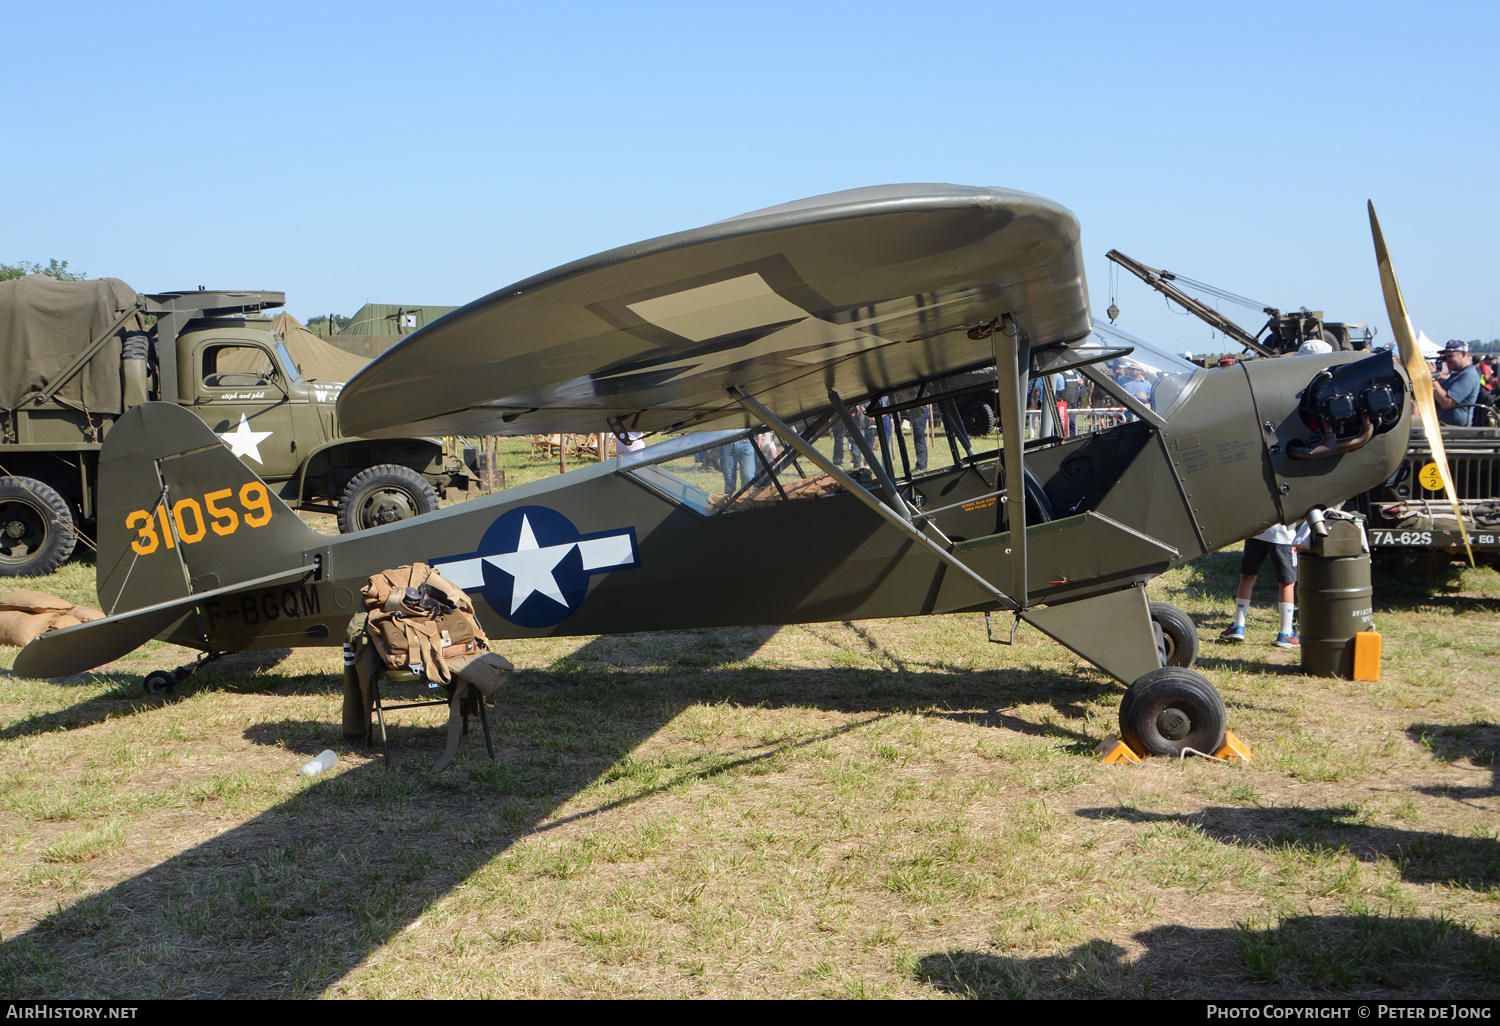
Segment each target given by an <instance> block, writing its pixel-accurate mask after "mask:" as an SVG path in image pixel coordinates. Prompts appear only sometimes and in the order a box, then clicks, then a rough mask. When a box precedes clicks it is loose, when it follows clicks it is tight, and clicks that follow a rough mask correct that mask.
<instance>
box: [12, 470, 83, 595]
mask: <svg viewBox="0 0 1500 1026" xmlns="http://www.w3.org/2000/svg"><path fill="white" fill-rule="evenodd" d="M77 544H78V529H77V527H76V526H74V523H73V511H72V510H71V509H70V508H69V507H68V503H67V501H66V500H65V499H64V498H63V497H62V496H61V495H58V494H57V492H56V491H55V490H54V489H53V488H52V487H51V486H50V485H46V484H43V483H42V482H40V481H37V480H34V479H33V478H29V477H4V478H0V577H40V576H41V575H42V574H50V573H51V572H52V571H54V570H56V569H57V568H58V567H60V566H62V565H63V564H64V563H66V562H67V561H68V557H69V556H71V555H72V554H73V547H74V546H75V545H77Z"/></svg>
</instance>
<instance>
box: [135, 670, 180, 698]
mask: <svg viewBox="0 0 1500 1026" xmlns="http://www.w3.org/2000/svg"><path fill="white" fill-rule="evenodd" d="M142 683H143V684H144V686H145V688H146V694H148V695H165V694H167V693H168V692H170V691H171V690H172V689H173V688H175V687H176V686H177V675H176V674H175V673H173V672H172V671H171V670H152V671H151V672H150V673H148V674H146V679H145V681H143V682H142Z"/></svg>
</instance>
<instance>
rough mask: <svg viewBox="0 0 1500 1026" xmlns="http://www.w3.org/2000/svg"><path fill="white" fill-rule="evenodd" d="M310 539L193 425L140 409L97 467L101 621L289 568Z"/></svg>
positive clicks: (172, 411)
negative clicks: (102, 618)
mask: <svg viewBox="0 0 1500 1026" xmlns="http://www.w3.org/2000/svg"><path fill="white" fill-rule="evenodd" d="M320 537H321V536H320V535H319V534H318V533H317V532H316V531H314V530H312V528H310V527H308V526H307V525H306V524H304V523H303V522H302V520H301V518H300V517H298V516H297V514H296V513H294V512H293V511H292V510H291V508H290V507H288V506H287V505H286V503H284V502H282V501H281V500H280V499H279V498H277V496H276V495H275V494H274V493H273V492H272V491H271V490H270V488H269V487H267V485H266V483H265V482H264V481H262V480H261V479H260V478H258V477H256V476H255V474H254V473H253V472H252V471H251V470H250V468H249V467H246V466H245V465H244V464H243V463H242V462H240V460H239V459H238V458H237V457H236V456H235V455H234V454H233V453H231V452H230V451H229V450H228V449H227V448H225V447H224V444H223V443H222V442H221V441H220V440H219V438H218V436H217V435H215V434H214V433H213V431H211V430H210V429H209V427H208V425H207V424H205V423H204V422H203V421H202V420H201V419H200V418H199V417H197V416H196V415H195V414H193V413H192V412H191V411H189V410H185V409H182V408H181V407H179V406H176V405H173V404H172V403H142V404H141V405H139V406H136V407H133V408H132V409H131V410H129V411H128V412H127V413H126V414H125V415H124V416H123V417H121V418H120V419H119V420H118V421H116V422H115V424H114V425H113V427H112V428H111V430H110V432H109V434H108V436H106V438H105V441H104V448H103V450H102V451H101V453H100V459H99V566H98V572H97V578H96V580H97V584H98V590H99V604H100V608H102V609H103V610H104V611H105V613H106V614H111V615H112V614H116V613H123V612H126V611H129V610H132V609H140V608H142V607H145V606H151V605H156V604H158V603H161V602H168V601H171V600H173V599H179V598H182V597H184V596H186V595H189V594H196V593H199V592H203V591H208V590H210V589H213V588H217V587H220V586H223V585H228V584H233V583H235V582H237V581H242V580H250V579H253V578H258V577H263V576H264V575H266V574H267V573H270V572H272V571H274V570H276V569H277V568H278V567H281V566H282V565H283V564H285V565H287V566H296V565H298V563H299V562H300V561H301V560H302V557H303V552H304V551H305V550H306V549H308V548H311V547H313V546H314V545H316V544H317V543H318V541H319V539H320Z"/></svg>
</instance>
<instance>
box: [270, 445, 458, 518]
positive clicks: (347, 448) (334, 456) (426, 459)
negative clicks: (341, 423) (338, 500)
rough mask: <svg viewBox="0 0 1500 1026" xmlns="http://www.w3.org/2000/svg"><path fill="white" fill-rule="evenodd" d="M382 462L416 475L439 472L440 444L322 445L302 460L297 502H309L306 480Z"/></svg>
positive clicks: (441, 446)
mask: <svg viewBox="0 0 1500 1026" xmlns="http://www.w3.org/2000/svg"><path fill="white" fill-rule="evenodd" d="M383 463H393V464H395V465H397V466H402V467H410V468H411V469H412V470H414V471H416V472H417V473H418V474H424V473H437V472H440V470H441V467H442V464H443V442H442V440H441V439H438V438H389V439H376V438H336V439H334V440H333V441H331V442H325V443H323V444H322V445H320V446H318V447H317V448H316V449H314V450H313V451H312V452H310V453H308V455H307V458H306V459H305V460H303V461H302V467H301V469H300V470H298V472H297V494H296V501H297V502H306V501H308V494H307V480H308V478H309V477H311V478H313V479H316V478H317V477H318V476H319V475H322V474H326V473H328V472H329V471H331V470H333V469H334V468H335V467H352V468H354V472H355V473H358V472H359V471H361V470H364V469H365V468H367V467H374V466H379V465H380V464H383ZM330 497H331V498H332V497H334V496H330Z"/></svg>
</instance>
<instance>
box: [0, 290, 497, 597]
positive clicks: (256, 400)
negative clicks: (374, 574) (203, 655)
mask: <svg viewBox="0 0 1500 1026" xmlns="http://www.w3.org/2000/svg"><path fill="white" fill-rule="evenodd" d="M285 302H286V296H285V294H284V293H281V292H224V291H207V290H204V289H199V290H197V291H194V292H163V293H156V294H150V295H142V294H139V293H137V292H136V291H135V290H134V289H132V288H131V287H130V286H129V285H127V284H125V283H124V282H122V281H120V280H118V279H114V278H101V279H97V280H94V281H82V282H61V281H56V280H54V279H52V278H48V277H45V276H42V275H30V276H27V277H24V278H17V279H13V280H11V281H6V282H0V576H34V575H37V574H43V573H48V572H50V571H52V570H54V569H56V568H57V567H58V566H60V565H61V564H62V563H63V562H64V561H65V560H67V559H68V557H69V556H70V555H71V554H72V552H73V549H74V547H75V545H76V544H77V542H78V540H79V538H80V537H83V538H84V539H85V541H87V539H88V537H90V536H91V535H92V534H93V526H94V520H95V517H96V511H97V509H98V508H99V502H98V495H97V482H98V466H99V450H100V448H101V446H102V445H103V442H104V439H105V437H106V436H107V435H108V434H109V431H110V428H111V426H112V425H113V424H114V422H115V420H116V419H117V418H118V417H120V415H121V414H123V413H124V412H125V411H126V410H128V409H130V408H131V407H133V406H136V405H139V404H140V403H144V402H148V401H152V400H158V401H164V402H170V403H176V404H177V405H179V406H182V407H184V408H186V409H189V410H192V411H193V412H194V413H195V414H197V415H198V416H199V417H201V418H202V419H203V420H204V422H205V423H207V424H208V426H209V427H210V428H211V429H212V430H213V431H214V432H216V433H217V434H218V436H219V437H220V438H221V439H222V440H223V441H224V443H225V444H226V445H227V446H229V448H230V449H231V450H232V451H233V452H234V454H235V455H236V456H239V457H240V459H241V460H242V461H243V462H244V463H245V464H246V466H248V467H249V468H250V469H251V470H253V471H254V472H255V473H256V474H257V475H259V476H260V477H261V478H262V479H264V480H265V481H266V482H267V484H269V485H270V486H271V487H272V489H273V490H275V491H276V492H277V493H278V494H279V495H280V496H281V498H282V499H283V500H284V501H285V502H287V504H288V505H290V506H292V507H293V508H295V509H299V510H304V511H309V512H316V513H334V514H336V515H337V517H338V525H339V530H340V531H342V532H349V531H355V530H361V529H364V528H368V527H375V526H378V525H380V524H386V523H392V522H394V521H397V520H402V519H405V518H407V517H411V516H416V515H418V514H421V513H428V512H431V511H433V510H435V509H437V508H438V505H439V496H440V495H442V494H444V492H445V491H446V490H447V489H450V488H453V489H467V488H468V486H469V482H470V473H469V469H468V467H466V466H465V465H464V463H463V462H462V461H461V460H459V459H457V458H455V457H452V456H448V455H445V453H444V450H443V444H442V442H441V441H440V440H438V439H435V438H396V439H381V440H374V439H366V438H354V437H346V436H344V435H343V434H341V432H340V431H339V426H338V418H337V415H336V413H335V409H334V402H335V400H336V399H337V398H338V394H339V391H340V389H341V388H342V387H343V379H345V378H347V377H348V373H347V370H348V365H347V364H346V365H345V366H344V368H343V370H344V373H343V376H342V378H341V379H340V380H317V376H316V375H315V374H313V373H312V372H311V370H309V373H307V374H304V373H303V370H304V369H305V368H306V364H307V362H308V361H307V360H304V361H303V364H304V366H303V367H299V365H298V361H297V360H295V359H293V357H292V355H291V353H289V352H288V349H287V345H286V341H285V339H284V338H283V337H282V336H281V335H279V334H277V333H276V332H274V331H272V330H270V329H271V323H270V322H269V321H268V320H267V319H266V318H265V314H264V311H267V310H271V309H274V308H276V307H280V306H283V305H285ZM341 355H342V354H341ZM335 365H336V364H335ZM163 515H167V514H165V513H164V514H163Z"/></svg>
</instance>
